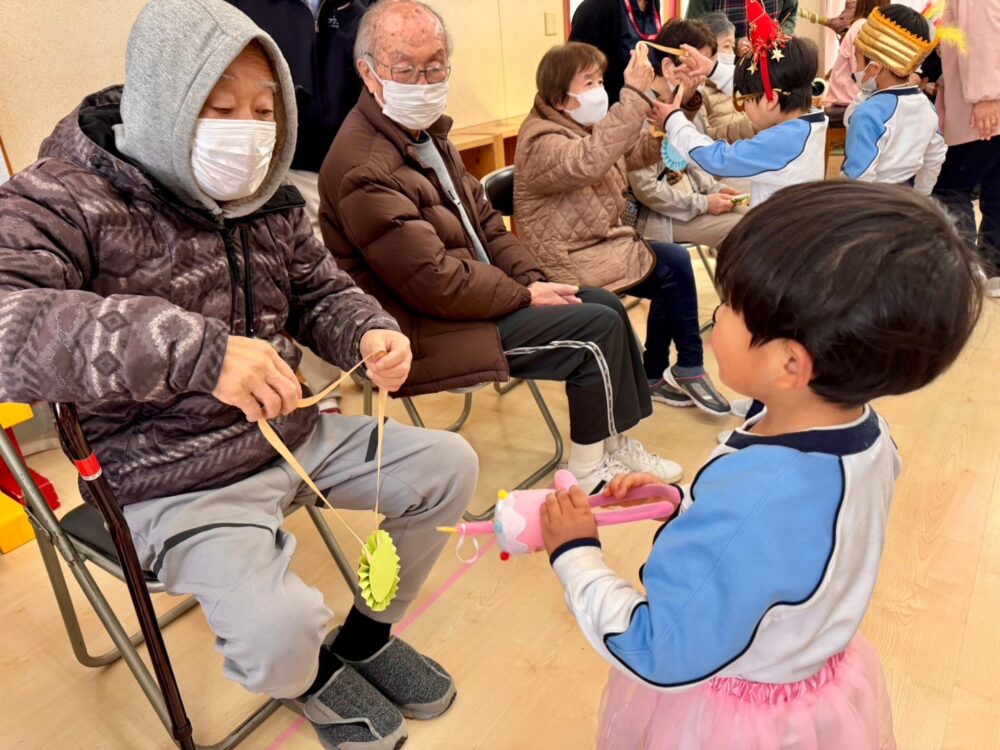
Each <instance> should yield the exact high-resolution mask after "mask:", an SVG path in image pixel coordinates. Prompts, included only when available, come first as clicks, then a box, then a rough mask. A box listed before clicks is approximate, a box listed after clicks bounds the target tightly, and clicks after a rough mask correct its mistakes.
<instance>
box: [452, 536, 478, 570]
mask: <svg viewBox="0 0 1000 750" xmlns="http://www.w3.org/2000/svg"><path fill="white" fill-rule="evenodd" d="M465 539H466V536H465V532H464V531H463V532H462V533H461V534H459V537H458V544H456V545H455V557H457V558H458V561H459V562H461V563H465V564H466V565H472V563H474V562H475V561H476V560H478V559H479V539H478V538H477V537H472V546H473V547H475V552H473V553H472V557H468V558H466V557H462V555H461V550H462V545H463V544H465Z"/></svg>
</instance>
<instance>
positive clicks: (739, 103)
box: [733, 89, 787, 112]
mask: <svg viewBox="0 0 1000 750" xmlns="http://www.w3.org/2000/svg"><path fill="white" fill-rule="evenodd" d="M771 90H772V91H773V92H774V93H775V94H785V93H787V92H786V91H785V90H784V89H771ZM762 96H764V92H763V91H760V92H758V93H756V94H737V93H736V92H735V91H734V92H733V109H735V110H736V111H737V112H742V111H743V110H744V109H745V107H746V103H747V102H748V101H750V100H756V99H760V98H761V97H762Z"/></svg>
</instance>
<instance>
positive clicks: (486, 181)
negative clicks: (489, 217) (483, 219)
mask: <svg viewBox="0 0 1000 750" xmlns="http://www.w3.org/2000/svg"><path fill="white" fill-rule="evenodd" d="M483 190H485V191H486V200H488V201H489V202H490V205H491V206H493V208H495V209H496V210H497V211H499V212H500V213H501V214H503V215H504V216H513V215H514V167H504V168H503V169H498V170H496V171H495V172H490V173H489V174H488V175H486V176H485V177H483Z"/></svg>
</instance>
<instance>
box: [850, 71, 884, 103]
mask: <svg viewBox="0 0 1000 750" xmlns="http://www.w3.org/2000/svg"><path fill="white" fill-rule="evenodd" d="M870 65H871V63H868V65H866V66H865V67H864V68H862V69H861V70H855V71H854V72H853V73H851V77H852V78H853V79H854V82H855V83H856V84H858V88H859V89H861V93H862V94H865V95H866V96H871V95H872V94H874V93H875V91H876V90H877V87H878V84H876V83H875V78H876V77H877V76H878V74H877V73H876V74H875V75H873V76H872V77H871V80H870V81H862V80H861V79H863V78H864V77H865V73H867V72H868V68H869V66H870Z"/></svg>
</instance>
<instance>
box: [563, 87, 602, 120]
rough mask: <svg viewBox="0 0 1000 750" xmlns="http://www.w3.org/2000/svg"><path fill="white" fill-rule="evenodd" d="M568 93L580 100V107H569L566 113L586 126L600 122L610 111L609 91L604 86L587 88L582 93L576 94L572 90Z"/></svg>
mask: <svg viewBox="0 0 1000 750" xmlns="http://www.w3.org/2000/svg"><path fill="white" fill-rule="evenodd" d="M566 93H568V94H569V95H570V96H572V97H573V98H574V99H576V100H577V101H578V102H580V106H579V107H577V108H576V109H573V110H569V109H567V110H566V114H568V115H569V116H570V117H572V118H573V119H574V120H576V121H577V122H578V123H580V124H581V125H583V127H585V128H589V127H590V126H591V125H593V124H594V123H598V122H600V121H601V120H602V119H604V115H606V114H607V113H608V92H607V90H606V89H605V88H604V87H603V86H595V87H594V88H592V89H587V90H586V91H584V92H583V93H582V94H574V93H573V92H572V91H568V92H566Z"/></svg>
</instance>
